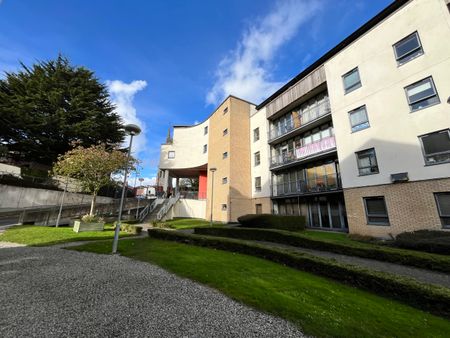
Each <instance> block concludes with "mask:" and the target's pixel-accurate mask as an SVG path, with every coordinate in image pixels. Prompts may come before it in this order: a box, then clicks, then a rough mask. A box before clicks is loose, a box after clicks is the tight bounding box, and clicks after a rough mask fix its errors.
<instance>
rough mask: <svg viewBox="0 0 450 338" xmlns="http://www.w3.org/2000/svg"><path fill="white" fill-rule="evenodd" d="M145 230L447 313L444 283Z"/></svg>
mask: <svg viewBox="0 0 450 338" xmlns="http://www.w3.org/2000/svg"><path fill="white" fill-rule="evenodd" d="M148 234H149V236H150V237H153V238H158V239H162V240H170V241H178V242H182V243H186V244H191V245H198V246H204V247H211V248H215V249H220V250H226V251H232V252H239V253H242V254H247V255H251V256H256V257H260V258H264V259H267V260H270V261H273V262H276V263H281V264H285V265H287V266H290V267H292V268H295V269H299V270H302V271H306V272H310V273H314V274H317V275H320V276H324V277H327V278H332V279H335V280H337V281H339V282H341V283H345V284H349V285H352V286H354V287H359V288H363V289H366V290H369V291H372V292H375V293H376V294H381V295H385V296H387V297H390V298H393V299H397V300H399V301H402V302H404V303H406V304H409V305H411V306H414V307H416V308H419V309H422V310H426V311H430V312H432V313H434V314H437V315H441V316H444V317H450V291H449V290H448V289H446V288H444V287H439V286H434V285H428V284H422V283H418V282H416V281H414V280H412V279H409V278H405V277H400V276H396V275H391V274H387V273H384V272H377V271H371V270H367V269H363V268H359V267H356V266H352V265H347V264H341V263H337V262H336V261H333V260H330V259H324V258H319V257H315V256H312V255H308V254H300V253H293V252H289V251H287V250H283V249H281V248H273V247H269V246H266V245H262V244H256V243H251V242H247V241H242V240H237V239H230V238H212V237H208V236H201V235H191V234H185V233H179V232H176V231H167V230H159V229H149V230H148Z"/></svg>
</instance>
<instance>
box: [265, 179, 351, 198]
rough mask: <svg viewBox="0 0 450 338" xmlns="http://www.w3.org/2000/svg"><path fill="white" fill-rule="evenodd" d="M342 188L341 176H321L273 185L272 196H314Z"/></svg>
mask: <svg viewBox="0 0 450 338" xmlns="http://www.w3.org/2000/svg"><path fill="white" fill-rule="evenodd" d="M341 188H342V185H341V178H340V176H339V174H330V175H325V176H319V177H316V178H314V179H309V180H297V181H288V182H284V183H278V184H274V185H272V196H285V195H300V194H312V193H319V192H327V191H334V190H339V189H341Z"/></svg>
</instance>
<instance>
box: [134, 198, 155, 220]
mask: <svg viewBox="0 0 450 338" xmlns="http://www.w3.org/2000/svg"><path fill="white" fill-rule="evenodd" d="M156 201H157V199H155V200H154V201H153V202H152V203H150V204H147V205H146V207H145V208H144V209H142V211H141V212H139V214H138V220H139V222H142V221H143V220H144V219H145V217H147V215H148V214H150V213H152V212H153V210H155V208H156V205H157V204H156Z"/></svg>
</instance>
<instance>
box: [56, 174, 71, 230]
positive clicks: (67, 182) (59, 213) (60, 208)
mask: <svg viewBox="0 0 450 338" xmlns="http://www.w3.org/2000/svg"><path fill="white" fill-rule="evenodd" d="M68 184H69V176H67V177H66V184H65V185H64V191H63V194H62V196H61V203H60V204H59V212H58V218H57V219H56V224H55V227H56V228H57V227H58V226H59V221H61V213H62V208H63V204H64V196H66V191H67V185H68Z"/></svg>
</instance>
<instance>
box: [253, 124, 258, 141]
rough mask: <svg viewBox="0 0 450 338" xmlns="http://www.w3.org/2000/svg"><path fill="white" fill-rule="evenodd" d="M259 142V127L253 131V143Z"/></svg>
mask: <svg viewBox="0 0 450 338" xmlns="http://www.w3.org/2000/svg"><path fill="white" fill-rule="evenodd" d="M258 140H259V127H258V128H255V129H253V142H256V141H258Z"/></svg>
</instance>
